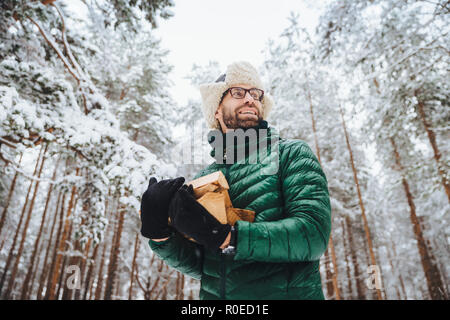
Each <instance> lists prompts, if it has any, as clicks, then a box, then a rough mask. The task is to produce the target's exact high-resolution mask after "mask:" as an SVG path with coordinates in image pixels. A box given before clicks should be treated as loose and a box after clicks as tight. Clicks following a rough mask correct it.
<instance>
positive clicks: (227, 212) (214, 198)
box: [187, 171, 255, 225]
mask: <svg viewBox="0 0 450 320" xmlns="http://www.w3.org/2000/svg"><path fill="white" fill-rule="evenodd" d="M187 184H188V185H190V184H192V186H193V188H194V196H195V198H196V199H197V201H198V202H199V203H200V204H201V205H202V206H204V207H205V208H206V210H208V212H209V213H211V214H212V215H213V216H214V217H215V218H216V219H217V220H219V221H220V223H223V224H225V223H228V224H231V225H234V224H235V223H236V221H238V220H245V221H249V222H253V221H254V220H255V212H254V211H251V210H245V209H238V208H234V207H233V204H232V202H231V199H230V196H229V194H228V190H229V189H230V187H229V185H228V182H227V179H226V178H225V176H224V175H223V173H222V172H221V171H216V172H213V173H211V174H208V175H206V176H203V177H201V178H198V179H195V180H192V181H190V182H187Z"/></svg>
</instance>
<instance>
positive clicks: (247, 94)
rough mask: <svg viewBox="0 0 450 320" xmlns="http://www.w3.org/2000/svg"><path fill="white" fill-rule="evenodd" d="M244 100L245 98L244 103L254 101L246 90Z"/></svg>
mask: <svg viewBox="0 0 450 320" xmlns="http://www.w3.org/2000/svg"><path fill="white" fill-rule="evenodd" d="M244 100H245V103H247V102H254V101H255V99H253V97H252V95H251V94H250V92H248V91H247V92H246V93H245V96H244Z"/></svg>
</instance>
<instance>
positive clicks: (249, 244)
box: [235, 140, 331, 262]
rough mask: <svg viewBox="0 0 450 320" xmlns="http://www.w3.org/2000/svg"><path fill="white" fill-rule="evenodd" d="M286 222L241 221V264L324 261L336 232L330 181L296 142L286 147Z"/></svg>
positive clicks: (283, 165)
mask: <svg viewBox="0 0 450 320" xmlns="http://www.w3.org/2000/svg"><path fill="white" fill-rule="evenodd" d="M279 170H280V172H279V174H280V179H281V182H280V184H281V188H282V190H281V191H282V194H283V198H284V208H283V210H284V214H285V217H286V218H284V219H281V220H278V221H267V222H266V221H264V222H254V223H249V222H246V221H238V222H237V230H238V233H237V249H236V256H235V260H253V261H266V262H297V261H314V260H318V259H319V258H320V256H321V255H322V254H323V253H324V252H325V250H326V248H327V245H328V239H329V236H330V232H331V207H330V199H329V194H328V185H327V179H326V177H325V175H324V173H323V171H322V168H321V166H320V164H319V162H318V160H317V158H316V156H315V155H314V153H313V152H312V150H311V149H310V147H309V146H308V144H307V143H306V142H304V141H301V140H290V141H288V142H286V143H285V144H284V145H281V148H280V168H279Z"/></svg>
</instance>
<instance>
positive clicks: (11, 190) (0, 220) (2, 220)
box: [0, 153, 23, 251]
mask: <svg viewBox="0 0 450 320" xmlns="http://www.w3.org/2000/svg"><path fill="white" fill-rule="evenodd" d="M22 156H23V153H21V154H20V159H19V165H20V164H21V163H22ZM18 176H19V172H18V171H16V173H15V174H14V178H13V179H12V181H11V186H10V187H9V192H8V197H7V198H6V203H5V207H4V208H3V211H2V217H1V218H0V236H1V234H2V229H3V225H4V224H5V221H6V213H7V212H8V208H9V204H10V203H11V197H12V194H13V193H14V188H15V186H16V181H17V177H18ZM2 247H3V246H2ZM1 249H2V248H0V251H1Z"/></svg>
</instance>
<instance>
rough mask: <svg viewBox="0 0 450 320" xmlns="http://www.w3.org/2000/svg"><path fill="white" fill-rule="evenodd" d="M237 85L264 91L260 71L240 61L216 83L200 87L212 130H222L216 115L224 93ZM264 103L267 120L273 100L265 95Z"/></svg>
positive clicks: (264, 113) (264, 114)
mask: <svg viewBox="0 0 450 320" xmlns="http://www.w3.org/2000/svg"><path fill="white" fill-rule="evenodd" d="M237 84H247V85H250V86H253V87H255V88H258V89H262V90H264V85H263V83H262V81H261V79H260V77H259V75H258V71H257V70H256V69H255V68H254V67H253V66H252V65H251V64H250V63H248V62H245V61H239V62H234V63H232V64H230V65H229V66H228V67H227V71H226V73H225V74H223V75H221V76H220V77H219V78H218V79H217V80H216V82H213V83H206V84H202V85H200V86H199V89H200V94H201V96H202V106H203V114H204V116H205V118H206V123H207V124H208V126H209V127H210V128H214V129H220V126H219V124H218V121H217V120H216V118H215V117H214V116H215V113H216V110H217V108H218V107H219V104H220V101H221V99H222V95H223V93H224V92H225V91H226V90H228V89H229V88H231V87H232V86H235V85H237ZM261 103H262V114H261V116H262V118H263V119H264V120H265V119H266V118H267V117H268V115H269V113H270V110H271V109H272V106H273V99H272V97H271V96H270V95H268V94H267V93H264V97H263V99H262V101H261Z"/></svg>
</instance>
